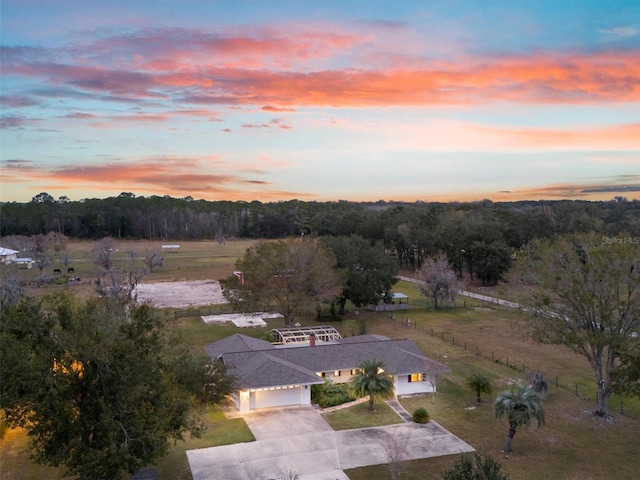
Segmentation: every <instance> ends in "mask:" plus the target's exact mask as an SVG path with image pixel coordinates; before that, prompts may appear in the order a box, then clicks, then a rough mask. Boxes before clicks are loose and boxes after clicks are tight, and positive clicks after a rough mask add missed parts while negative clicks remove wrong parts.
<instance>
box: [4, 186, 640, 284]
mask: <svg viewBox="0 0 640 480" xmlns="http://www.w3.org/2000/svg"><path fill="white" fill-rule="evenodd" d="M49 232H55V233H56V234H61V235H64V236H66V237H68V238H71V239H89V240H99V239H101V238H105V237H112V238H114V239H131V240H135V239H141V240H162V241H186V240H215V241H219V242H223V241H225V240H227V239H233V238H246V239H261V238H264V239H276V238H286V237H292V236H305V235H306V236H314V237H340V236H351V235H358V236H361V237H363V238H365V239H367V240H369V241H370V243H371V244H374V243H382V245H384V248H385V250H386V251H388V252H392V253H394V254H395V255H396V256H397V258H398V261H399V265H400V267H408V268H420V266H421V265H422V264H423V262H424V260H425V259H426V258H428V257H430V256H434V255H436V254H437V253H438V252H444V253H445V254H446V255H447V257H448V259H449V262H450V263H451V266H452V267H453V268H454V269H455V270H456V273H457V274H458V276H460V277H461V276H462V274H463V271H465V270H466V271H467V272H468V273H469V274H471V276H472V277H473V276H477V277H478V278H481V279H482V280H483V281H485V282H488V283H493V282H495V281H497V280H499V279H500V278H501V276H502V273H503V272H505V271H506V270H508V269H509V266H510V263H511V259H512V258H513V257H514V256H515V253H516V252H517V251H518V250H519V249H521V248H522V247H523V246H525V245H526V244H527V243H528V242H531V241H532V240H535V239H540V238H554V237H556V236H559V235H564V234H572V233H586V232H597V233H599V234H602V237H603V242H607V241H616V242H633V243H640V240H639V239H640V201H638V200H630V201H629V200H627V199H626V198H624V197H616V198H614V199H613V200H610V201H596V202H594V201H583V200H551V201H550V200H541V201H516V202H492V201H490V200H483V201H478V202H449V203H441V202H414V203H403V202H387V201H378V202H351V201H337V202H316V201H311V202H305V201H300V200H289V201H279V202H271V203H261V202H258V201H252V202H245V201H207V200H194V199H192V198H190V197H187V198H172V197H170V196H163V197H160V196H151V197H136V196H135V195H134V194H132V193H126V192H125V193H121V194H120V195H119V196H117V197H110V198H105V199H85V200H82V201H70V200H68V199H67V198H66V197H61V198H60V199H58V200H54V198H53V197H52V196H51V195H49V194H47V193H41V194H39V195H37V196H36V197H34V198H33V199H32V201H31V202H26V203H17V202H10V203H4V204H2V205H0V236H1V237H4V238H5V243H12V242H9V241H8V240H10V237H12V236H26V237H30V236H34V235H46V234H48V233H49ZM3 246H8V245H3ZM485 272H490V273H485Z"/></svg>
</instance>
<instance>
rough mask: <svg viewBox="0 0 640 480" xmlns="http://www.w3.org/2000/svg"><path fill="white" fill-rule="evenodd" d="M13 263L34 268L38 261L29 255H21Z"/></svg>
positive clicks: (19, 266) (21, 266) (20, 266)
mask: <svg viewBox="0 0 640 480" xmlns="http://www.w3.org/2000/svg"><path fill="white" fill-rule="evenodd" d="M13 263H15V264H16V265H18V268H27V269H32V268H33V264H34V263H36V262H35V261H34V260H33V259H32V258H29V257H19V258H16V259H15V260H14V261H13Z"/></svg>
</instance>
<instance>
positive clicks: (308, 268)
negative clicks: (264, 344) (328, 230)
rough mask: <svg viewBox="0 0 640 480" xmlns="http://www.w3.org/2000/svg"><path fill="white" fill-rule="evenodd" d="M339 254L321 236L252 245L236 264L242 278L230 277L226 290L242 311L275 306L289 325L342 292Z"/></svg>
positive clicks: (272, 308)
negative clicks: (336, 264) (300, 315)
mask: <svg viewBox="0 0 640 480" xmlns="http://www.w3.org/2000/svg"><path fill="white" fill-rule="evenodd" d="M335 263H336V260H335V257H334V256H333V254H332V253H331V251H330V250H329V249H328V248H327V247H325V246H324V244H322V243H321V242H319V241H318V240H316V239H289V240H277V241H271V242H262V243H258V244H257V245H255V246H253V247H251V248H249V249H247V252H246V253H245V255H244V256H243V257H242V258H240V259H239V260H238V261H237V263H236V267H237V269H238V271H239V272H242V273H241V274H239V276H240V277H241V280H240V279H239V278H238V277H235V276H232V277H230V278H228V279H227V280H226V281H225V289H224V294H225V296H226V297H227V299H228V300H229V301H230V303H231V304H232V305H233V306H234V308H236V309H237V310H239V311H244V312H255V311H257V310H264V309H267V310H273V311H276V312H278V313H280V314H281V315H282V316H283V317H284V320H285V324H286V325H288V326H291V325H293V321H294V319H295V317H296V315H299V314H304V313H307V314H308V313H312V312H314V311H315V312H317V311H319V308H320V305H321V303H322V302H330V301H333V300H335V299H336V298H337V296H338V295H339V293H340V291H341V288H342V282H341V280H340V277H339V275H338V273H337V271H336V269H335Z"/></svg>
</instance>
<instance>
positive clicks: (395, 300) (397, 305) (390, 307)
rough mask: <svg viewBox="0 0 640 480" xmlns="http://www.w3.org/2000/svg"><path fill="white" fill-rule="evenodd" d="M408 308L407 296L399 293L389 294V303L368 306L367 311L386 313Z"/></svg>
mask: <svg viewBox="0 0 640 480" xmlns="http://www.w3.org/2000/svg"><path fill="white" fill-rule="evenodd" d="M408 308H409V296H408V295H405V294H404V293H401V292H394V293H392V294H391V301H390V302H388V303H386V302H385V303H380V304H378V305H369V307H368V309H369V310H371V311H373V312H388V311H394V310H407V309H408Z"/></svg>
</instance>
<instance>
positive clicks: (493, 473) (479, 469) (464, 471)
mask: <svg viewBox="0 0 640 480" xmlns="http://www.w3.org/2000/svg"><path fill="white" fill-rule="evenodd" d="M474 460H475V463H474V462H472V461H471V459H470V458H469V457H466V456H462V457H460V460H459V461H457V462H456V463H455V465H454V466H453V468H452V469H450V470H445V471H444V472H442V478H443V480H469V479H473V480H509V476H508V475H506V474H504V473H502V465H501V464H500V463H498V462H496V461H495V460H494V459H493V458H492V457H490V456H489V455H487V456H483V455H478V454H475V455H474Z"/></svg>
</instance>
